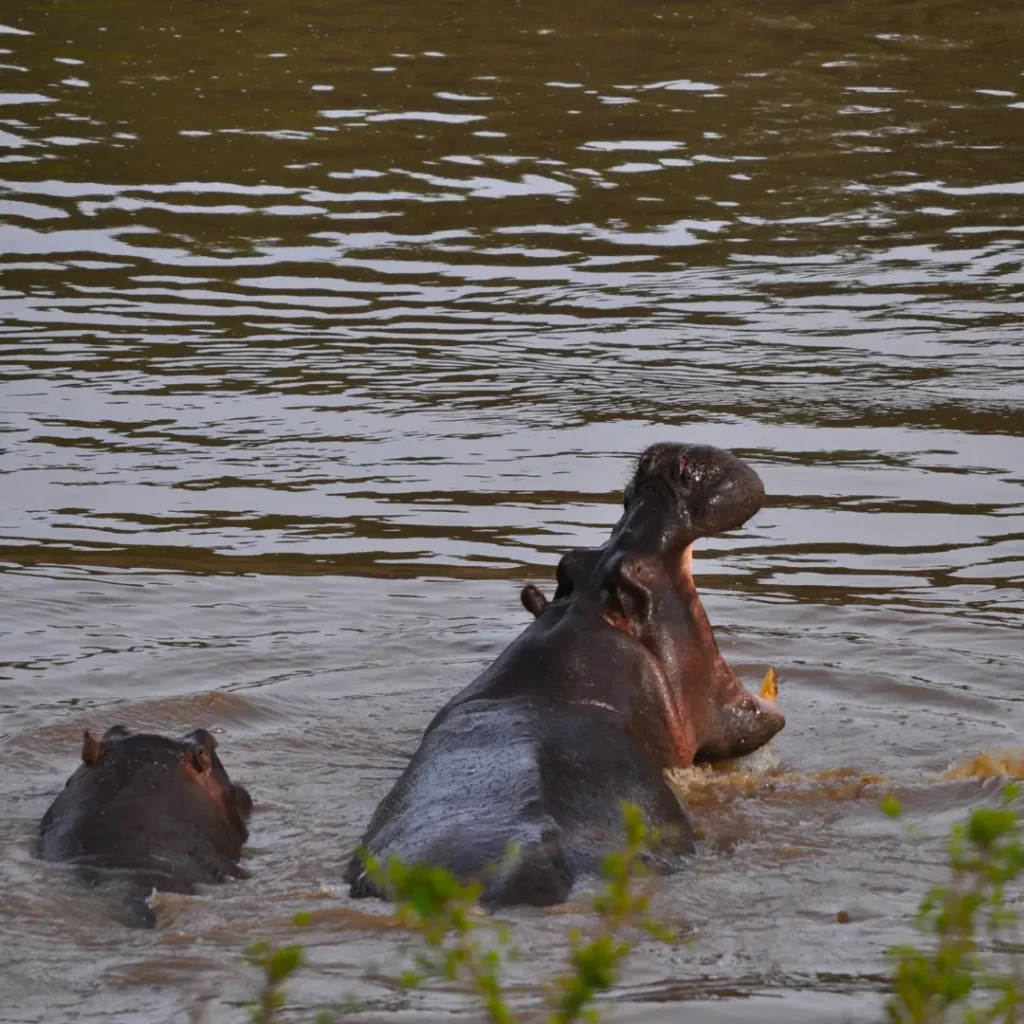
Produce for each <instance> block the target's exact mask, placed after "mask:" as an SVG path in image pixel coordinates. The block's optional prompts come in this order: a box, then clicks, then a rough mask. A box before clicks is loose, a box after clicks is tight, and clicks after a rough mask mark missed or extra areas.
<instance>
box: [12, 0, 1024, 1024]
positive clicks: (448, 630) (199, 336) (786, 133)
mask: <svg viewBox="0 0 1024 1024" xmlns="http://www.w3.org/2000/svg"><path fill="white" fill-rule="evenodd" d="M0 23H2V27H0V65H2V66H0V76H2V77H0V431H2V435H0V571H2V576H0V581H2V585H0V738H2V740H3V744H2V747H0V766H2V769H3V770H2V772H0V946H2V947H3V949H4V950H5V952H4V954H3V958H4V966H3V971H4V981H3V983H2V990H3V1000H4V1006H3V1014H2V1016H3V1017H4V1019H5V1020H10V1021H42V1020H45V1021H47V1022H48V1024H49V1022H55V1021H64V1020H67V1021H92V1020H96V1021H104V1022H115V1024H120V1022H135V1021H139V1022H151V1021H158V1020H159V1021H163V1020H185V1019H188V1015H189V1014H192V1015H194V1016H195V1015H199V1016H200V1017H201V1015H202V1014H203V1013H205V1014H206V1019H208V1020H210V1021H217V1022H219V1021H222V1020H223V1021H235V1020H242V1019H243V1012H242V1010H241V1009H239V1004H240V1003H241V1002H242V1001H244V1000H245V999H246V998H249V997H250V996H251V994H252V992H253V990H254V977H253V975H252V974H250V973H248V972H247V971H246V969H245V968H244V967H242V966H241V965H240V964H239V963H238V955H239V951H240V950H241V949H242V947H243V946H244V945H245V943H246V942H247V941H248V940H249V939H250V938H252V937H255V936H258V935H264V934H266V935H270V936H272V937H274V938H275V939H285V938H288V937H290V936H291V935H292V929H291V928H290V926H289V924H288V922H289V919H290V916H291V914H292V913H293V912H294V911H295V910H297V909H300V908H313V909H320V910H323V911H324V914H323V916H322V918H321V919H319V920H318V922H317V923H316V924H315V925H314V926H313V927H311V929H309V931H308V932H307V933H306V939H307V941H308V942H309V943H310V947H311V948H310V959H311V966H310V967H309V969H308V970H307V971H305V972H304V974H303V975H302V976H301V980H300V981H298V982H297V983H296V985H295V987H294V991H293V996H294V1000H295V1003H296V1005H297V1006H298V1007H299V1008H300V1016H301V1015H302V1014H305V1008H307V1007H311V1006H312V1005H313V1004H315V1003H318V1002H324V1001H328V1000H331V999H338V998H340V997H341V996H343V995H344V994H345V993H349V992H351V993H354V994H355V995H357V996H358V997H359V998H362V999H365V1000H367V1001H368V1003H369V1005H370V1007H371V1008H372V1009H374V1010H375V1011H377V1012H378V1013H381V1014H383V1015H385V1016H389V1019H391V1017H390V1015H391V1014H392V1013H393V1012H399V1011H400V1013H401V1014H402V1015H403V1019H407V1020H410V1021H413V1020H417V1021H418V1020H423V1019H427V1018H431V1019H433V1018H443V1017H447V1016H450V1015H453V1014H456V1015H460V1016H464V1015H465V1013H466V1011H467V1007H468V1006H469V1005H470V1004H469V1003H468V1001H467V1000H466V998H465V996H464V995H463V994H462V993H460V992H458V991H445V992H435V993H427V994H423V993H419V994H413V995H409V996H406V995H402V994H401V993H399V992H397V991H396V990H395V988H394V987H393V986H392V985H390V984H388V983H387V982H386V981H383V980H381V979H380V978H379V977H367V976H366V971H367V969H368V968H370V967H374V966H376V967H378V968H381V969H384V970H388V969H394V968H396V966H397V965H398V964H401V963H403V959H402V958H403V956H404V955H405V952H406V951H407V949H408V941H407V940H406V939H404V938H402V937H401V936H400V935H396V934H395V933H393V932H390V931H386V930H374V929H367V928H365V927H357V926H356V925H357V924H358V922H354V920H353V918H352V914H351V911H352V910H353V909H367V908H364V907H357V908H354V907H353V905H352V904H351V903H350V901H349V900H348V897H347V896H346V894H345V891H344V888H343V887H342V886H340V884H339V883H340V872H341V869H342V867H343V864H344V860H345V855H346V853H347V851H348V849H349V848H350V847H351V845H352V844H353V843H354V842H355V840H356V839H357V837H358V835H359V833H360V831H361V829H362V827H363V825H364V823H365V821H366V818H367V816H368V814H369V812H370V811H371V809H372V807H373V806H374V804H375V803H376V801H377V800H378V799H379V798H380V796H381V795H383V793H384V792H385V791H386V789H387V788H388V786H389V785H390V782H391V780H392V779H393V778H394V777H395V776H396V774H397V773H398V771H399V770H400V769H401V767H402V766H403V764H404V761H405V759H406V757H407V756H408V754H409V753H410V752H411V750H412V749H413V747H414V745H415V743H416V740H417V738H418V736H419V733H420V731H421V730H422V728H423V726H424V725H425V723H426V722H427V720H428V719H429V717H430V715H431V714H432V713H433V711H434V710H435V709H436V708H437V707H438V706H440V704H441V703H443V701H444V700H445V699H446V697H447V696H448V695H449V694H450V693H451V692H453V691H454V690H455V689H457V688H458V687H460V686H462V685H463V684H465V683H466V682H468V681H469V680H470V679H472V678H473V676H474V675H475V674H476V673H477V672H478V671H479V670H480V669H481V668H482V667H483V666H484V665H485V664H486V663H487V662H488V661H489V660H491V659H492V658H493V657H494V656H496V655H497V653H498V652H499V651H500V650H501V649H502V648H503V647H504V646H505V645H506V644H507V643H508V642H509V641H510V640H511V639H512V637H513V636H515V634H516V632H517V631H518V630H519V629H520V628H522V627H523V626H524V625H525V622H526V616H525V613H524V612H523V611H522V610H521V609H520V608H519V606H518V601H517V590H518V587H519V585H521V583H522V581H524V580H527V579H529V580H535V581H538V582H541V583H542V584H544V585H545V586H546V587H547V588H548V589H550V587H549V586H548V581H549V580H550V579H551V576H552V568H553V565H554V563H555V562H556V561H557V558H558V556H559V554H560V552H562V551H563V550H564V549H565V548H567V547H569V546H573V545H578V544H593V543H597V542H599V540H600V539H601V537H602V534H603V533H604V532H606V530H607V528H608V526H609V525H610V524H611V523H612V522H614V520H615V518H616V516H617V502H618V500H619V492H620V490H621V487H622V484H623V482H624V480H625V478H626V476H627V475H628V472H629V466H630V459H631V457H632V456H634V455H635V454H636V453H637V452H638V451H639V450H640V449H641V448H643V447H644V446H645V445H646V444H648V443H649V442H651V441H653V440H659V439H681V440H700V441H707V442H711V443H715V444H718V445H721V446H724V447H729V448H732V449H734V450H736V451H737V452H739V453H740V454H742V455H743V456H744V457H746V458H747V459H749V460H750V461H751V462H752V463H753V464H755V465H756V466H757V468H758V470H759V471H760V473H761V474H762V476H763V478H764V480H765V482H766V485H767V488H768V490H769V492H770V494H771V496H772V497H771V501H770V504H769V507H768V508H766V509H765V510H764V511H763V512H762V513H761V514H760V515H759V516H758V517H757V518H756V519H755V520H754V521H753V522H752V523H751V524H749V526H748V527H746V528H745V529H744V530H743V531H741V532H740V533H737V534H736V535H735V536H732V537H723V538H717V539H715V540H714V541H713V542H708V543H707V544H706V545H704V547H702V548H700V549H699V550H698V551H697V572H698V574H699V575H698V583H699V585H700V586H701V588H702V591H703V593H704V595H705V603H706V606H707V608H708V612H709V615H710V616H711V619H712V622H713V623H714V624H715V626H716V630H717V633H718V636H719V640H720V643H721V645H722V647H723V649H724V651H725V653H726V656H727V657H728V658H729V659H730V660H731V661H732V663H733V664H734V665H735V667H736V668H737V671H739V672H740V674H741V675H743V676H744V677H745V678H746V679H747V680H748V681H751V682H753V681H756V680H758V679H759V678H760V676H761V675H762V674H763V672H764V669H765V668H766V667H767V666H768V665H769V664H774V665H775V666H776V667H777V668H778V670H779V672H780V677H781V699H782V701H783V703H784V706H785V708H786V710H787V713H788V716H789V725H788V726H787V728H786V730H785V732H783V733H782V734H781V735H780V737H779V740H778V742H777V744H776V755H777V757H778V759H779V762H780V766H781V767H782V768H783V769H785V770H786V771H787V772H790V773H793V774H794V775H797V776H800V777H801V778H802V779H803V780H804V781H794V782H790V783H785V784H782V783H780V784H778V785H774V786H771V785H765V786H762V787H761V788H760V789H758V790H757V791H756V792H755V793H754V794H753V795H752V796H740V795H738V794H737V792H736V791H735V789H734V788H731V787H730V786H728V785H727V784H726V783H725V782H723V783H721V785H719V786H717V787H716V786H712V787H711V792H710V794H705V795H704V797H703V798H702V799H701V801H700V805H699V806H698V807H697V808H696V811H697V814H698V816H699V818H700V821H701V823H702V825H703V826H704V828H705V829H706V831H707V833H708V837H709V838H708V842H707V844H706V849H704V850H703V852H702V853H701V855H700V856H699V857H698V858H696V860H695V863H694V866H693V869H692V871H690V872H689V873H687V874H686V875H685V876H682V877H680V878H678V879H675V880H673V881H672V882H671V883H669V884H668V885H667V886H666V887H665V889H664V890H663V891H662V892H661V893H660V894H659V896H658V909H659V912H660V913H662V914H663V915H664V916H666V917H667V918H669V919H671V920H673V921H677V922H678V921H682V922H685V923H686V925H687V927H688V928H690V929H691V934H692V937H693V939H694V946H693V948H681V949H680V950H678V951H675V952H667V951H664V950H659V949H656V948H654V947H647V946H644V947H642V948H641V951H640V952H639V953H638V954H637V956H636V959H635V960H634V961H633V963H632V965H631V967H630V969H629V971H628V972H627V977H626V979H625V981H624V984H623V986H622V987H621V988H620V989H618V990H617V991H616V995H615V1001H616V1003H617V1006H618V1019H621V1020H624V1021H627V1020H628V1021H638V1022H639V1021H644V1022H654V1021H668V1020H672V1021H675V1020H684V1021H691V1020H692V1021H700V1022H705V1021H712V1022H714V1021H734V1020H759V1021H773V1022H779V1024H782V1022H790V1021H804V1020H807V1021H818V1020H830V1021H831V1020H835V1021H838V1020H847V1019H852V1020H871V1019H877V1017H878V1016H879V1008H880V1005H881V1000H882V998H883V997H882V995H881V993H882V981H883V978H884V963H883V953H884V950H885V948H886V947H887V946H888V945H889V944H891V943H892V942H895V941H903V940H905V939H907V938H908V937H909V936H910V935H911V924H910V921H911V916H912V913H913V909H914V907H915V905H916V902H917V900H918V898H919V896H920V894H921V893H922V892H923V890H924V889H925V888H926V886H927V885H928V884H929V883H930V882H931V881H934V880H935V879H936V878H938V877H940V876H941V871H942V860H943V848H942V843H941V837H942V835H943V834H944V833H946V832H947V831H948V828H949V825H950V824H951V823H952V822H953V821H955V820H957V819H958V818H959V817H961V816H962V815H963V814H964V812H965V809H966V808H967V807H969V806H971V805H972V804H973V803H975V802H977V801H979V800H982V799H992V798H993V796H994V793H995V792H996V786H995V784H994V783H992V782H982V781H976V780H974V781H967V782H959V783H937V782H935V781H933V780H934V778H935V776H936V775H938V774H939V773H941V772H942V771H943V769H945V768H946V766H947V765H948V764H949V763H950V762H951V761H953V760H956V759H957V758H960V757H963V756H967V755H971V754H974V753H977V752H978V751H980V750H982V749H986V748H1001V747H1011V746H1015V745H1016V744H1017V743H1018V741H1019V739H1020V736H1021V733H1022V729H1024V710H1022V705H1021V700H1022V697H1021V692H1022V691H1021V684H1022V683H1024V647H1022V642H1021V636H1022V633H1021V628H1022V626H1024V597H1022V583H1024V525H1022V524H1024V519H1022V513H1024V269H1022V266H1024V56H1022V55H1024V46H1022V41H1021V38H1022V29H1024V15H1022V14H1021V11H1020V7H1019V5H1018V4H1015V3H1010V2H1005V3H998V2H993V3H985V4H982V5H981V7H980V8H979V7H973V8H972V7H970V6H968V5H963V4H956V3H951V2H939V0H932V2H922V3H910V2H886V3H881V2H878V3H873V2H863V3H818V4H806V3H805V4H797V3H793V2H788V0H780V2H776V3H772V4H767V3H756V2H749V0H738V2H736V3H732V4H727V5H726V4H712V5H708V4H702V5H698V4H692V3H661V2H651V3H642V4H641V3H628V4H623V3H617V4H611V3H607V2H604V0H595V2H592V3H589V4H568V3H557V2H550V3H547V4H539V3H536V4H534V3H528V2H524V3H496V4H488V5H484V4H471V3H465V2H446V3H445V2H442V3H434V4H424V3H410V2H408V0H395V2H379V3H366V2H361V0H347V2H343V0H330V2H329V0H319V2H316V3H312V2H303V3H290V4H282V3H269V2H266V0H252V2H233V0H232V2H228V0H219V2H216V3H198V2H194V0H189V2H185V0H171V2H169V3H166V4H162V5H151V6H147V7H140V6H139V5H138V4H136V3H127V2H109V0H96V2H91V3H85V2H82V3H68V2H57V0H48V2H26V0H15V2H14V3H12V4H9V5H7V7H5V8H4V10H3V12H2V14H0ZM115 721H123V722H126V723H128V724H129V725H133V726H137V727H147V728H157V729H162V730H179V729H184V728H189V729H191V728H193V727H196V726H200V725H203V726H208V727H209V726H212V727H215V728H217V729H219V730H220V731H221V732H220V744H221V752H222V754H223V756H224V760H225V762H226V764H227V765H228V767H229V770H231V772H232V773H233V775H235V776H236V777H237V778H238V779H239V780H241V781H243V782H245V783H246V784H247V785H249V786H250V788H251V789H252V791H253V793H254V795H255V796H256V798H257V814H256V816H255V818H254V826H253V837H252V849H251V857H250V859H249V862H248V864H249V867H250V868H251V869H252V871H253V876H254V877H253V879H252V880H251V881H250V882H247V883H245V884H242V885H237V886H232V887H229V888H228V889H224V890H218V891H216V892H214V893H211V895H210V896H209V897H204V898H195V899H185V898H180V899H174V900H168V901H166V902H165V904H164V906H163V908H162V910H161V922H162V927H161V928H160V929H158V930H157V931H156V932H154V933H147V934H143V935H139V934H137V933H126V932H125V931H124V930H122V929H121V928H120V927H119V926H117V925H115V924H113V923H111V922H110V921H108V919H107V918H106V916H105V915H104V913H103V912H102V910H101V909H100V908H98V906H97V905H96V904H95V903H92V902H90V901H89V899H87V898H83V897H82V896H81V895H80V894H78V893H76V892H75V891H74V890H73V889H71V888H70V887H69V886H67V885H66V883H65V881H64V879H63V877H62V876H61V875H60V873H59V872H55V871H53V870H52V869H50V868H46V867H43V866H41V865H39V864H37V863H36V862H34V861H33V860H32V858H31V856H30V852H29V851H30V839H31V835H32V832H33V829H34V827H35V823H36V822H37V820H38V818H39V816H40V815H41V814H42V811H43V810H44V809H45V807H46V805H47V803H48V802H49V800H50V799H52V796H53V794H54V793H55V792H56V791H57V789H58V788H59V787H60V786H61V785H62V783H63V780H64V778H65V777H66V775H67V774H68V772H69V771H70V770H71V769H72V767H73V765H74V763H75V760H76V757H77V751H78V744H79V738H80V735H81V729H82V728H83V727H84V726H86V725H88V726H90V727H92V728H94V729H103V728H105V727H106V726H107V725H110V724H112V723H113V722H115ZM833 769H849V770H851V771H852V772H855V773H862V772H872V773H878V774H881V775H883V776H885V777H886V778H887V779H890V780H893V784H895V785H897V786H898V787H900V790H901V792H902V794H903V798H904V802H905V804H906V805H907V806H908V808H909V811H910V817H911V819H912V820H913V821H914V822H915V823H916V825H917V828H918V832H917V835H918V838H917V839H915V840H910V839H908V838H907V837H906V836H905V835H904V833H903V831H902V830H901V827H900V826H899V825H896V824H893V823H891V822H889V821H888V820H887V819H883V818H882V816H881V815H880V814H879V813H878V811H877V800H878V797H879V796H880V794H881V793H882V792H883V791H884V787H880V786H869V787H867V788H862V787H860V786H853V785H836V784H826V783H824V782H822V781H821V780H820V779H817V778H815V773H818V772H822V771H829V770H833ZM839 911H845V912H846V913H847V915H848V916H849V919H850V920H849V923H845V924H840V923H837V919H836V915H837V913H838V912H839ZM513 916H514V917H515V918H516V920H517V923H518V935H519V938H520V945H521V946H522V948H523V950H524V955H523V959H522V961H521V962H520V963H519V964H518V965H516V966H515V967H514V968H513V970H512V977H513V980H515V981H523V982H532V981H534V980H535V979H536V977H537V976H538V974H540V973H543V972H544V971H546V970H548V969H549V968H550V967H551V966H552V964H553V963H556V962H557V957H558V955H559V950H560V949H561V948H562V944H563V943H562V939H561V936H562V935H563V933H564V929H565V928H566V927H567V925H568V924H569V923H571V922H576V923H579V922H581V921H585V919H584V918H582V917H579V916H576V915H574V914H569V915H564V914H558V915H543V914H536V913H527V912H523V913H519V914H517V915H513ZM308 1016H309V1015H308V1014H305V1016H302V1019H308Z"/></svg>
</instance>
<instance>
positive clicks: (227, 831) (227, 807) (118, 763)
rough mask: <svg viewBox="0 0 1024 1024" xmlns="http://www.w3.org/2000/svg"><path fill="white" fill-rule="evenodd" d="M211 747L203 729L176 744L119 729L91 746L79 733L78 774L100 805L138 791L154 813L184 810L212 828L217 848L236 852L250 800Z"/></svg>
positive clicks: (213, 742)
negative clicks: (101, 796) (219, 842)
mask: <svg viewBox="0 0 1024 1024" xmlns="http://www.w3.org/2000/svg"><path fill="white" fill-rule="evenodd" d="M216 751H217V741H216V739H214V737H213V736H212V735H211V734H210V733H209V732H207V731H206V730H205V729H195V730H194V731H193V732H190V733H189V734H188V735H187V736H183V737H182V738H181V739H173V738H171V737H168V736H159V735H156V734H154V733H133V732H132V731H131V730H130V729H127V728H125V726H123V725H115V726H112V727H111V728H109V729H108V730H107V731H106V732H105V733H104V734H103V736H102V738H101V739H99V740H97V739H95V737H93V735H92V734H91V733H90V732H89V730H88V729H86V730H85V735H84V737H83V740H82V767H81V768H80V769H79V772H78V773H76V774H75V775H74V776H72V778H71V780H69V785H70V782H71V781H74V780H75V779H76V778H79V777H80V773H86V775H87V776H88V775H93V776H94V777H95V779H96V784H97V786H99V787H100V790H98V791H97V792H99V791H103V792H104V793H105V802H109V803H114V801H115V800H116V799H118V798H122V799H123V798H124V797H125V796H127V795H128V793H129V792H131V794H132V795H133V796H135V795H137V793H135V792H134V791H135V790H138V789H139V788H140V787H142V788H143V789H144V790H145V792H146V794H147V801H148V802H149V804H150V806H151V808H152V809H153V810H154V811H160V810H163V809H166V810H167V811H169V812H171V815H172V816H174V815H175V814H178V813H181V812H182V811H184V810H186V805H187V815H188V817H190V818H191V819H193V820H194V821H195V823H197V824H198V821H199V820H202V821H204V822H206V823H207V826H210V825H214V824H215V825H216V831H217V832H218V833H220V834H221V835H222V838H223V841H224V842H223V845H225V846H227V847H234V846H235V845H237V846H238V847H239V848H240V847H241V845H242V844H243V843H244V842H245V840H246V839H247V838H248V835H249V830H248V828H247V826H246V822H247V820H248V818H249V815H250V814H251V813H252V798H251V797H250V796H249V792H248V790H246V789H245V787H244V786H240V785H238V784H237V783H233V782H232V781H231V779H230V778H228V773H227V771H226V770H225V768H224V765H223V764H222V763H221V760H220V758H219V757H218V756H217V753H216Z"/></svg>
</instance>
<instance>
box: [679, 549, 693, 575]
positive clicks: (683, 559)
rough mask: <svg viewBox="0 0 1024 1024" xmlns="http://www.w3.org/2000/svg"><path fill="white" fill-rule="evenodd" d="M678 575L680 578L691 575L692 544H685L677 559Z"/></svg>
mask: <svg viewBox="0 0 1024 1024" xmlns="http://www.w3.org/2000/svg"><path fill="white" fill-rule="evenodd" d="M679 573H680V575H682V576H692V575H693V543H692V541H691V543H689V544H687V545H686V547H685V548H683V553H682V555H680V557H679Z"/></svg>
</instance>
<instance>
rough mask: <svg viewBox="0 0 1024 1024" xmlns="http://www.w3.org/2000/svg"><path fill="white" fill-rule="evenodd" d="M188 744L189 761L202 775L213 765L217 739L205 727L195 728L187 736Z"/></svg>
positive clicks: (194, 769) (186, 741)
mask: <svg viewBox="0 0 1024 1024" xmlns="http://www.w3.org/2000/svg"><path fill="white" fill-rule="evenodd" d="M185 743H186V744H187V745H188V751H187V755H186V756H187V757H188V763H189V765H190V766H191V768H192V769H193V771H195V772H198V773H199V774H200V775H202V774H203V772H208V771H209V770H210V768H211V767H212V766H213V752H214V751H215V750H216V749H217V740H216V739H215V738H214V737H213V735H212V734H211V733H209V732H207V731H206V730H205V729H194V730H193V731H192V732H190V733H189V734H188V735H187V736H186V737H185Z"/></svg>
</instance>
